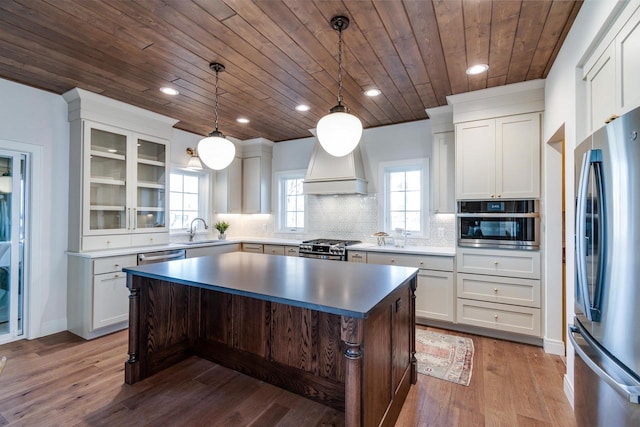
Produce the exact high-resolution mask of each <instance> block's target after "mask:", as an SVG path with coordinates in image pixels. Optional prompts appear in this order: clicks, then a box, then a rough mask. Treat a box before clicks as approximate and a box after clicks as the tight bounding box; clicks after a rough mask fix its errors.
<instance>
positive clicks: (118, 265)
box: [93, 255, 138, 274]
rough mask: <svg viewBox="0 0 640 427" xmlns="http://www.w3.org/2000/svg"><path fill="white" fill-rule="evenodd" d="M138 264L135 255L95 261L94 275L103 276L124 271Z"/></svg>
mask: <svg viewBox="0 0 640 427" xmlns="http://www.w3.org/2000/svg"><path fill="white" fill-rule="evenodd" d="M137 264H138V261H137V259H136V256H135V255H122V256H112V257H107V258H96V259H94V260H93V274H103V273H110V272H117V271H122V269H123V268H124V267H134V266H136V265H137Z"/></svg>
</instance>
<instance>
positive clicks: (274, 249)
mask: <svg viewBox="0 0 640 427" xmlns="http://www.w3.org/2000/svg"><path fill="white" fill-rule="evenodd" d="M263 251H264V252H263V253H265V254H269V255H284V246H280V245H264V246H263Z"/></svg>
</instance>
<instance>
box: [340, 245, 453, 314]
mask: <svg viewBox="0 0 640 427" xmlns="http://www.w3.org/2000/svg"><path fill="white" fill-rule="evenodd" d="M355 254H356V253H354V252H349V261H351V258H352V256H354V255H355ZM365 259H366V262H367V263H369V264H384V265H400V266H405V267H416V268H419V269H420V270H419V272H418V288H417V289H416V319H417V321H418V323H419V322H420V318H424V319H434V320H441V321H445V322H454V321H455V320H456V313H455V310H456V305H455V301H456V298H455V284H454V281H453V260H454V257H451V256H440V255H418V254H415V255H414V254H398V253H387V252H369V253H367V254H366V258H365ZM360 262H363V261H360Z"/></svg>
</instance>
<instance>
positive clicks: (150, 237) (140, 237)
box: [131, 233, 169, 247]
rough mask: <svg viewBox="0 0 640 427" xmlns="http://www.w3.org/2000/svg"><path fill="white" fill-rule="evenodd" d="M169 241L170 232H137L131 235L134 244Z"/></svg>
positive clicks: (141, 244)
mask: <svg viewBox="0 0 640 427" xmlns="http://www.w3.org/2000/svg"><path fill="white" fill-rule="evenodd" d="M167 243H169V233H149V234H135V235H133V236H132V237H131V244H132V246H134V247H135V246H150V245H165V244H167Z"/></svg>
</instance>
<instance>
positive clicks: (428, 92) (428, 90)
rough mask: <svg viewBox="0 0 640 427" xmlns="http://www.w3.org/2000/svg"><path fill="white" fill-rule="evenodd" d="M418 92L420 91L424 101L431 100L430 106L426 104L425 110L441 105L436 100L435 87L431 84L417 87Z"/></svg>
mask: <svg viewBox="0 0 640 427" xmlns="http://www.w3.org/2000/svg"><path fill="white" fill-rule="evenodd" d="M416 90H417V91H418V94H420V97H421V98H422V99H427V100H431V101H430V103H429V104H425V108H433V107H437V106H438V105H439V104H438V100H437V99H436V94H435V92H434V91H433V86H432V85H431V83H425V84H422V85H417V86H416ZM425 113H426V111H425Z"/></svg>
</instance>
